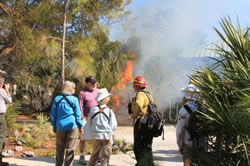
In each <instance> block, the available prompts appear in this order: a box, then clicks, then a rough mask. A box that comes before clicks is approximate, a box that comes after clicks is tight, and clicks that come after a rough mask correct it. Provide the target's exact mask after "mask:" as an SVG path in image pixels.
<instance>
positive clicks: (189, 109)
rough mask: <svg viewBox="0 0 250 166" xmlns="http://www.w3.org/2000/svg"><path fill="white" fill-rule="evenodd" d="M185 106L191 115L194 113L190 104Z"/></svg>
mask: <svg viewBox="0 0 250 166" xmlns="http://www.w3.org/2000/svg"><path fill="white" fill-rule="evenodd" d="M184 108H185V109H186V111H187V112H188V113H189V115H191V114H192V113H193V111H192V110H191V108H190V107H189V106H188V105H186V104H185V105H184Z"/></svg>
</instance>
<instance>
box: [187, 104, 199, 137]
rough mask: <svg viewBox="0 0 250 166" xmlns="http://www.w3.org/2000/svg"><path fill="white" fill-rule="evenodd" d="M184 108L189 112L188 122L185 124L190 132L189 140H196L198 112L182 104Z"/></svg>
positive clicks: (197, 135)
mask: <svg viewBox="0 0 250 166" xmlns="http://www.w3.org/2000/svg"><path fill="white" fill-rule="evenodd" d="M184 108H185V109H186V110H187V112H188V113H189V118H188V122H187V125H186V130H187V131H188V132H189V133H190V136H191V137H190V139H189V140H191V141H194V140H198V139H199V134H198V133H197V129H198V128H199V127H200V123H201V122H200V118H199V115H200V113H199V112H198V111H196V110H195V111H192V110H191V109H190V108H189V106H188V105H184Z"/></svg>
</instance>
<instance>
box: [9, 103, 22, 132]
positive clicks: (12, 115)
mask: <svg viewBox="0 0 250 166" xmlns="http://www.w3.org/2000/svg"><path fill="white" fill-rule="evenodd" d="M20 105H21V104H20V102H18V101H17V102H15V103H13V104H11V105H8V107H7V112H6V115H5V116H6V123H7V127H8V129H9V130H13V129H15V128H16V116H17V114H18V113H19V112H20V110H19V109H20Z"/></svg>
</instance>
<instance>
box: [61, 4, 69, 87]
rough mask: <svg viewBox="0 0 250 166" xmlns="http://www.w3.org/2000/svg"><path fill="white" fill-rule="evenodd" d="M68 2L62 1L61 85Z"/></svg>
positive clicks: (62, 81) (62, 80)
mask: <svg viewBox="0 0 250 166" xmlns="http://www.w3.org/2000/svg"><path fill="white" fill-rule="evenodd" d="M69 2H70V0H65V1H64V17H63V36H62V57H61V65H62V70H61V83H62V87H63V84H64V80H65V78H64V52H65V35H66V24H67V20H66V16H67V9H68V6H69Z"/></svg>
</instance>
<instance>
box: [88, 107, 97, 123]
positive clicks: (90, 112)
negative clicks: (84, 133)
mask: <svg viewBox="0 0 250 166" xmlns="http://www.w3.org/2000/svg"><path fill="white" fill-rule="evenodd" d="M97 108H98V107H97ZM95 109H96V107H92V108H91V109H90V111H89V116H88V123H87V125H88V126H89V128H91V125H92V117H93V112H94V110H95ZM98 109H99V108H98ZM98 111H99V110H98Z"/></svg>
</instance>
